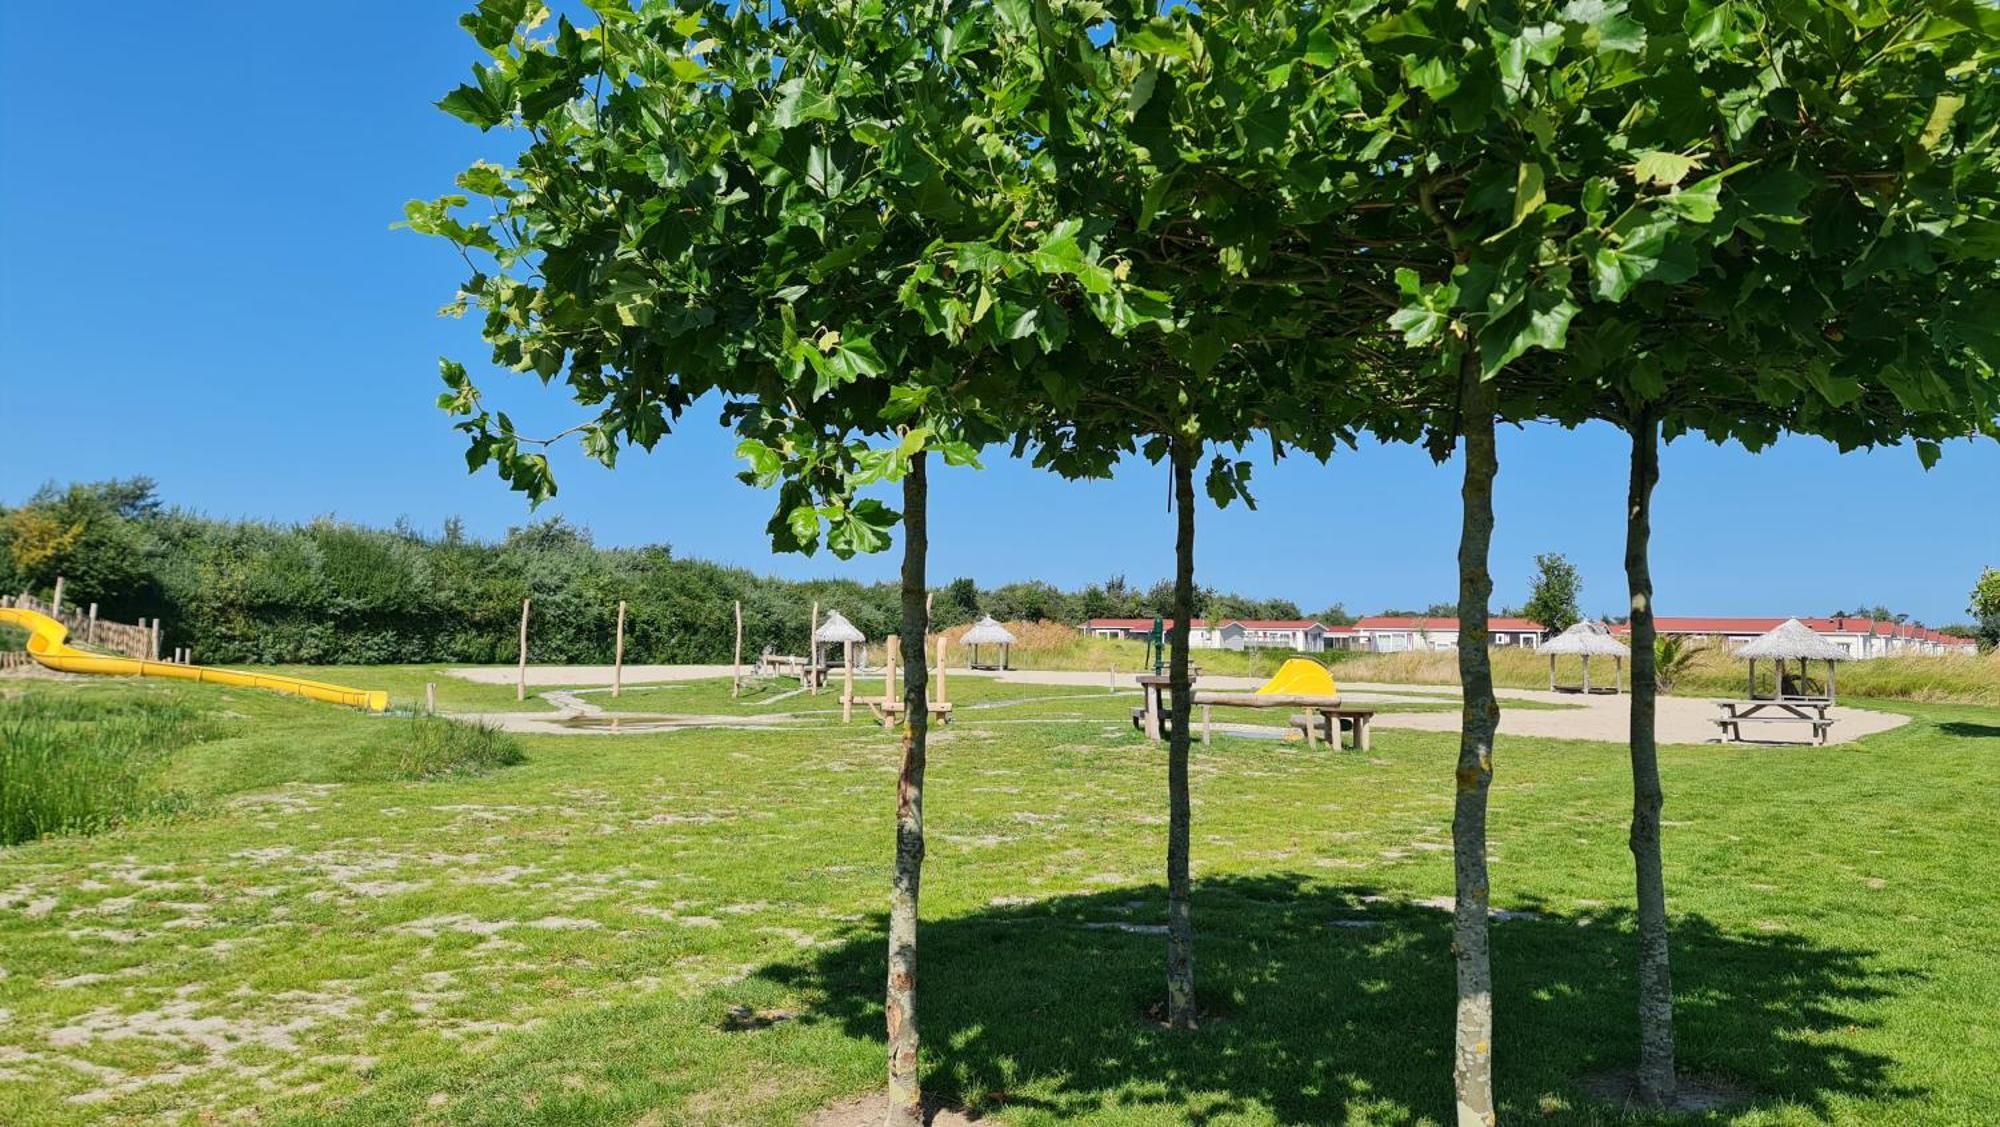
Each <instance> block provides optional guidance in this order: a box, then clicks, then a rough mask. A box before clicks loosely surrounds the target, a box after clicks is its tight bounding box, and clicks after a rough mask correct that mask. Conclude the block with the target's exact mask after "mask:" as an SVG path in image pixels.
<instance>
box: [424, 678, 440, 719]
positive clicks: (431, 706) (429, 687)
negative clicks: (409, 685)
mask: <svg viewBox="0 0 2000 1127" xmlns="http://www.w3.org/2000/svg"><path fill="white" fill-rule="evenodd" d="M437 710H438V687H437V682H436V681H425V682H424V714H425V715H426V716H436V715H437Z"/></svg>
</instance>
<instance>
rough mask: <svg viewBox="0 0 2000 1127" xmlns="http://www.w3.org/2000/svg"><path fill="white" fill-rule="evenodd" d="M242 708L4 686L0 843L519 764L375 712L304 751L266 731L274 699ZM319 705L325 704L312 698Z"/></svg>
mask: <svg viewBox="0 0 2000 1127" xmlns="http://www.w3.org/2000/svg"><path fill="white" fill-rule="evenodd" d="M235 699H237V700H239V701H240V702H241V707H240V710H239V709H238V708H230V709H216V708H213V707H203V704H204V702H207V703H210V704H212V700H211V698H205V697H203V696H202V695H201V694H193V695H190V694H187V693H184V692H181V691H179V690H177V689H175V688H174V687H172V686H169V685H166V684H161V683H155V682H146V681H136V680H114V681H95V682H84V683H76V684H71V683H67V682H40V681H34V680H27V681H16V682H12V683H5V682H0V845H10V844H13V843H15V842H20V841H26V840H29V839H32V838H35V837H39V836H42V835H45V834H60V833H90V832H95V831H99V830H103V829H105V828H107V827H110V826H114V825H117V824H119V823H121V822H127V821H131V820H134V819H144V818H151V817H156V816H159V815H162V814H172V813H176V812H180V811H184V810H188V809H190V808H192V807H195V806H197V805H199V804H201V803H203V802H206V801H210V800H213V799H215V798H216V797H217V796H219V795H223V794H227V793H230V792H233V791H236V790H240V789H242V788H243V787H246V786H257V785H264V784H267V783H278V782H285V781H290V780H299V779H308V778H312V779H323V780H325V781H328V782H339V783H346V782H362V781H372V780H378V779H418V778H430V777H435V776H440V775H449V774H454V773H460V772H476V771H482V770H487V769H490V768H492V767H496V766H503V765H506V764H511V763H517V762H519V761H520V755H521V752H520V747H519V745H518V744H516V743H515V742H514V741H513V740H512V739H510V738H508V737H507V736H504V735H502V734H500V733H498V732H496V731H493V730H491V729H489V728H484V727H481V726H478V725H473V724H463V723H459V722H457V721H453V720H446V719H442V718H437V717H416V718H410V717H403V718H377V723H376V725H375V726H374V727H373V728H369V729H358V728H357V729H350V730H347V731H345V732H344V733H343V734H342V735H341V736H338V737H330V738H327V737H323V738H317V739H315V740H313V741H312V742H311V743H309V744H306V745H304V746H300V745H297V744H294V743H293V742H292V741H290V740H289V739H287V738H286V733H285V732H284V731H283V729H280V730H279V731H278V732H273V731H271V730H269V729H267V728H264V727H262V726H261V724H260V721H262V720H263V719H264V718H265V716H266V715H267V714H268V713H269V712H270V709H271V708H272V707H274V706H276V705H278V704H285V705H289V704H290V702H280V701H279V698H275V697H271V696H268V695H266V694H262V693H248V692H246V693H242V694H238V696H237V697H236V698H235ZM312 707H314V708H325V707H326V706H323V705H315V706H312Z"/></svg>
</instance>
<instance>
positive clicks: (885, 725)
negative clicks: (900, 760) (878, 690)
mask: <svg viewBox="0 0 2000 1127" xmlns="http://www.w3.org/2000/svg"><path fill="white" fill-rule="evenodd" d="M901 641H902V639H901V637H900V636H898V635H895V634H891V635H889V637H888V638H887V639H885V640H884V641H883V643H882V730H883V731H885V732H887V731H890V730H891V729H893V728H895V726H896V714H895V713H894V712H893V711H891V710H890V709H891V706H892V705H894V704H895V703H896V651H897V650H898V649H899V648H901V647H900V645H899V643H900V642H901Z"/></svg>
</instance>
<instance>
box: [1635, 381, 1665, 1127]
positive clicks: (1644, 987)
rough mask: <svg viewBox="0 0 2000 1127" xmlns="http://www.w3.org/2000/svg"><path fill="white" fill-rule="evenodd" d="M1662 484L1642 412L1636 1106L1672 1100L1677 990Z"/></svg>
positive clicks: (1652, 427) (1654, 437)
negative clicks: (1664, 745) (1658, 657)
mask: <svg viewBox="0 0 2000 1127" xmlns="http://www.w3.org/2000/svg"><path fill="white" fill-rule="evenodd" d="M1659 480H1660V434H1659V420H1658V419H1657V418H1655V417H1654V415H1653V413H1652V412H1651V411H1650V410H1646V409H1642V410H1641V412H1640V414H1639V417H1638V418H1637V419H1636V420H1634V423H1633V427H1632V481H1631V496H1630V500H1629V501H1628V503H1627V507H1626V511H1625V522H1626V523H1625V578H1626V582H1627V584H1628V586H1630V588H1631V590H1632V834H1631V839H1630V842H1631V847H1632V865H1633V869H1634V871H1635V873H1636V877H1637V883H1638V900H1639V1084H1638V1094H1639V1099H1640V1100H1641V1101H1642V1102H1644V1103H1647V1104H1651V1105H1653V1106H1655V1107H1662V1106H1666V1105H1668V1104H1671V1103H1672V1102H1673V1100H1674V1088H1675V1081H1674V985H1673V976H1672V973H1671V971H1670V969H1669V966H1668V955H1667V887H1666V879H1665V877H1664V875H1663V874H1662V872H1661V862H1660V807H1661V805H1662V801H1663V799H1662V795H1661V792H1660V757H1659V749H1658V745H1657V742H1656V738H1655V735H1656V733H1655V731H1654V716H1655V712H1656V709H1657V698H1658V693H1659V690H1658V683H1659V677H1658V672H1659V671H1658V668H1657V666H1656V664H1655V661H1654V650H1653V639H1654V636H1655V635H1654V629H1653V572H1652V564H1651V562H1650V559H1649V552H1650V550H1651V542H1652V536H1653V487H1654V486H1655V485H1657V484H1658V483H1659Z"/></svg>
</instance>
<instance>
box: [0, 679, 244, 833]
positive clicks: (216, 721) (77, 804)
mask: <svg viewBox="0 0 2000 1127" xmlns="http://www.w3.org/2000/svg"><path fill="white" fill-rule="evenodd" d="M225 726H226V725H225V724H224V722H223V721H222V720H221V719H220V718H218V717H215V716H213V715H212V714H208V713H205V712H203V711H202V710H200V709H197V708H195V707H193V706H191V705H189V704H187V703H184V702H182V701H178V700H176V699H174V698H172V697H170V696H124V695H121V696H115V697H107V698H103V699H96V698H93V697H91V696H86V695H82V694H77V695H68V694H27V695H23V696H19V697H15V698H12V699H0V845H13V844H16V843H18V842H23V841H29V840H32V839H34V838H37V837H41V836H43V835H45V834H57V833H91V832H95V831H97V830H101V829H103V828H105V827H107V826H110V825H114V824H116V823H118V822H121V821H125V820H128V819H131V818H135V817H141V816H145V815H151V814H158V813H163V812H171V811H174V810H178V809H182V808H184V807H185V806H186V805H187V804H188V798H187V797H186V796H185V795H182V794H179V793H176V792H174V791H171V790H166V789H162V788H161V787H160V786H158V779H159V776H160V773H161V772H162V770H163V769H164V768H165V767H166V764H167V761H168V760H169V758H170V757H171V756H172V755H173V753H174V752H175V751H176V750H178V749H180V748H183V747H186V746H187V745H189V744H191V743H195V742H197V741H200V740H204V739H210V738H213V737H215V736H216V735H218V734H220V733H221V732H222V731H223V730H224V728H225Z"/></svg>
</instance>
